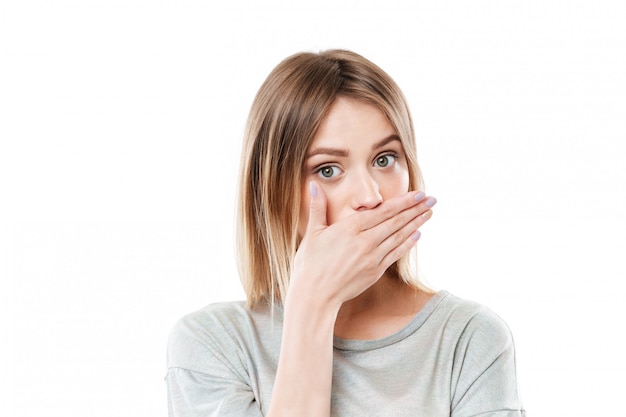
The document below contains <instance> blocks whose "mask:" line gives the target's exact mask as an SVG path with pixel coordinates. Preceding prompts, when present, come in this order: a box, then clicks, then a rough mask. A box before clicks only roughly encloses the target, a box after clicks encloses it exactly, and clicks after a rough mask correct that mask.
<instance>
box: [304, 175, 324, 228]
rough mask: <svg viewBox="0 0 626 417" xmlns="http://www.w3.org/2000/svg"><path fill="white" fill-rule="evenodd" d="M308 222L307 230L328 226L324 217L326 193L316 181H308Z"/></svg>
mask: <svg viewBox="0 0 626 417" xmlns="http://www.w3.org/2000/svg"><path fill="white" fill-rule="evenodd" d="M309 194H310V200H309V222H308V224H307V227H306V228H307V230H308V231H314V230H319V229H321V228H324V227H326V226H328V222H327V219H326V195H325V194H324V191H322V187H320V186H319V185H318V184H317V183H316V182H314V181H311V182H309Z"/></svg>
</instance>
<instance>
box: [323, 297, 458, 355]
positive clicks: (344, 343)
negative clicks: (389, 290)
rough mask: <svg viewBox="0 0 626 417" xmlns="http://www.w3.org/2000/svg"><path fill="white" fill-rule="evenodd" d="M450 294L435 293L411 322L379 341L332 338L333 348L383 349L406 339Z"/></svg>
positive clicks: (353, 349)
mask: <svg viewBox="0 0 626 417" xmlns="http://www.w3.org/2000/svg"><path fill="white" fill-rule="evenodd" d="M449 295H450V294H449V293H448V292H447V291H438V292H436V293H435V294H434V295H433V296H432V297H431V299H430V300H428V302H427V303H426V304H425V305H424V307H422V309H421V310H420V311H418V312H417V314H416V315H415V316H414V317H413V319H411V321H410V322H409V323H408V324H407V325H406V326H404V327H403V328H402V329H400V330H399V331H398V332H396V333H393V334H391V335H389V336H385V337H383V338H380V339H372V340H350V339H342V338H340V337H337V336H334V337H333V346H334V347H335V349H337V350H342V351H366V350H374V349H380V348H384V347H386V346H389V345H393V344H394V343H398V342H399V341H401V340H404V339H406V338H407V337H409V336H410V335H412V334H413V333H415V332H416V331H417V330H418V329H419V328H420V327H422V325H423V324H424V323H425V322H426V320H427V319H428V317H430V315H431V314H432V313H433V311H435V310H436V309H437V307H438V306H439V304H441V302H442V301H443V300H444V299H445V298H446V297H448V296H449Z"/></svg>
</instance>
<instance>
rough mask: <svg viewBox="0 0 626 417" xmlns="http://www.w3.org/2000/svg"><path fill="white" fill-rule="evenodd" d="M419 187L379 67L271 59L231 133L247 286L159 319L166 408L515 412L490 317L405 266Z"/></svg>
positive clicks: (511, 357)
mask: <svg viewBox="0 0 626 417" xmlns="http://www.w3.org/2000/svg"><path fill="white" fill-rule="evenodd" d="M422 189H423V185H422V178H421V174H420V170H419V168H418V164H417V157H416V150H415V139H414V133H413V127H412V121H411V116H410V113H409V109H408V107H407V104H406V101H405V99H404V97H403V95H402V93H401V91H400V89H399V88H398V86H397V85H396V84H395V83H394V81H393V80H392V79H391V78H390V77H389V76H388V75H387V74H386V73H385V72H383V71H382V70H381V69H380V68H378V67H377V66H376V65H374V64H373V63H371V62H370V61H368V60H366V59H365V58H363V57H361V56H360V55H357V54H355V53H353V52H349V51H341V50H333V51H326V52H322V53H319V54H313V53H300V54H296V55H293V56H291V57H289V58H287V59H286V60H284V61H283V62H281V63H280V64H279V65H278V66H277V67H276V68H275V69H274V70H273V71H272V73H271V74H270V75H269V76H268V78H267V80H266V81H265V83H264V84H263V85H262V86H261V89H260V90H259V92H258V94H257V96H256V98H255V101H254V104H253V105H252V109H251V112H250V117H249V121H248V126H247V130H246V135H245V141H244V146H243V156H242V171H241V179H240V204H239V227H238V237H239V254H238V255H239V263H240V275H241V279H242V282H243V285H244V288H245V291H246V293H247V297H248V301H247V303H244V302H235V303H220V304H214V305H211V306H208V307H206V308H204V309H202V310H200V311H197V312H194V313H192V314H190V315H188V316H186V317H184V318H183V319H182V320H180V321H179V322H178V324H177V325H176V326H175V327H174V329H173V331H172V334H171V336H170V341H169V346H168V373H167V377H166V381H167V385H168V395H169V414H170V416H172V417H173V416H176V417H182V416H228V417H230V416H232V417H235V416H237V417H239V416H250V417H252V416H269V417H293V416H298V417H305V416H315V417H326V416H341V417H350V416H358V417H363V416H394V417H397V416H427V417H437V416H455V417H456V416H478V415H480V416H482V417H487V416H493V417H496V416H497V417H505V416H506V417H512V416H523V415H524V412H523V410H522V408H521V405H520V401H519V399H518V395H517V382H516V375H515V354H514V346H513V341H512V337H511V334H510V331H509V329H508V328H507V326H506V324H505V323H504V322H503V321H502V320H501V319H500V318H499V317H498V316H496V315H495V314H494V313H492V312H491V311H489V310H488V309H486V308H484V307H482V306H480V305H478V304H475V303H472V302H469V301H464V300H461V299H459V298H457V297H455V296H453V295H451V294H450V293H448V292H445V291H440V292H436V293H435V292H433V291H432V290H430V289H429V288H427V287H426V286H424V285H423V284H421V283H420V281H419V280H418V279H417V277H416V275H415V274H414V273H413V272H412V268H411V262H410V261H411V259H410V255H411V249H412V248H414V247H415V245H416V243H417V241H418V239H419V237H420V231H419V228H420V227H421V226H422V225H423V224H424V223H425V222H426V221H428V219H429V218H430V217H431V215H432V207H433V206H434V205H435V203H436V200H435V198H434V197H432V196H426V195H425V194H424V193H423V192H422V191H421V190H422Z"/></svg>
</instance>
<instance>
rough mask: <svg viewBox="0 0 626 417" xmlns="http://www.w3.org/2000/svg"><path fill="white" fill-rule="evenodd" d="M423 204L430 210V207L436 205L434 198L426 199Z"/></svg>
mask: <svg viewBox="0 0 626 417" xmlns="http://www.w3.org/2000/svg"><path fill="white" fill-rule="evenodd" d="M424 204H425V205H426V207H428V208H431V207H432V206H434V205H435V204H437V199H436V198H435V197H428V198H427V199H426V201H425V202H424Z"/></svg>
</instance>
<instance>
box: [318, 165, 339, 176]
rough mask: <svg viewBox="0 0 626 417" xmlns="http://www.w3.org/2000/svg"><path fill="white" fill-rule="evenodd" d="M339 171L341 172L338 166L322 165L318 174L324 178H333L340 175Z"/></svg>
mask: <svg viewBox="0 0 626 417" xmlns="http://www.w3.org/2000/svg"><path fill="white" fill-rule="evenodd" d="M339 173H340V171H339V168H337V167H336V166H332V165H328V166H325V167H321V168H320V169H318V170H317V174H318V175H321V176H322V178H333V177H335V176H337V175H339Z"/></svg>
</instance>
